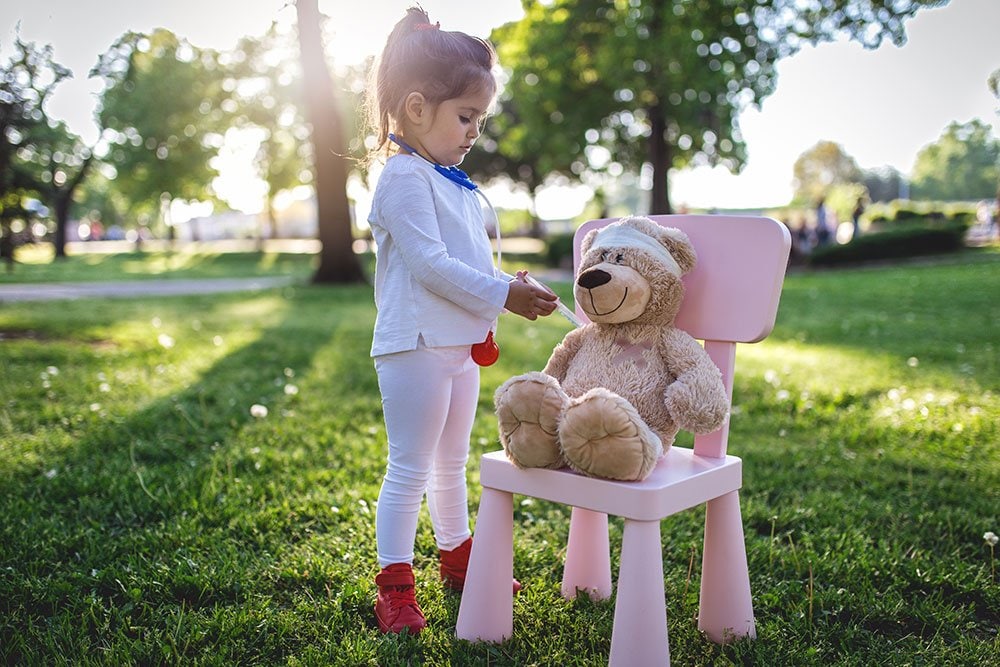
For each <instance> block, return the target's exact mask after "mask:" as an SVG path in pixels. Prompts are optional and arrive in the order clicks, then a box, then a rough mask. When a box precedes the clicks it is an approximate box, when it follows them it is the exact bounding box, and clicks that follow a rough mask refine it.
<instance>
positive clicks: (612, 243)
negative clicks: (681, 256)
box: [588, 222, 683, 277]
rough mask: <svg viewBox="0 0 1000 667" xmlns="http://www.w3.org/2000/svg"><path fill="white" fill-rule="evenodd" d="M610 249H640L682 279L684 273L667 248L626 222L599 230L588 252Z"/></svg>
mask: <svg viewBox="0 0 1000 667" xmlns="http://www.w3.org/2000/svg"><path fill="white" fill-rule="evenodd" d="M664 231H666V230H664ZM609 248H638V249H640V250H643V251H645V252H648V253H649V254H651V255H652V256H653V257H655V258H656V259H657V260H659V261H661V262H663V267H664V268H665V269H667V270H668V271H670V272H671V273H673V274H674V275H675V276H677V277H680V276H681V274H682V273H683V272H682V271H681V267H680V265H678V264H677V260H675V259H674V257H673V255H671V254H670V251H668V250H667V248H666V246H664V245H663V244H662V243H660V242H659V241H657V240H656V239H654V238H653V237H651V236H650V235H649V234H646V233H644V232H641V231H639V230H638V229H636V228H635V227H633V226H631V225H629V224H627V223H625V222H616V223H613V224H610V225H608V226H607V227H604V228H602V229H599V230H598V231H597V235H596V236H594V242H593V243H592V244H591V246H590V248H589V250H588V252H590V251H593V250H597V251H599V252H600V251H602V250H606V249H609Z"/></svg>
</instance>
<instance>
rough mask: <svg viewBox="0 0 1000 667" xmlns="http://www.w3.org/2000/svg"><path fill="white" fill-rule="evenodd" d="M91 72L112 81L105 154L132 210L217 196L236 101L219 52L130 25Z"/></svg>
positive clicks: (103, 120)
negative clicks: (219, 162) (219, 160)
mask: <svg viewBox="0 0 1000 667" xmlns="http://www.w3.org/2000/svg"><path fill="white" fill-rule="evenodd" d="M91 75H92V76H95V75H96V76H101V77H102V78H103V79H104V81H105V85H106V88H105V90H104V93H103V95H102V96H101V104H100V110H99V112H98V115H99V120H100V124H101V126H102V127H103V128H105V130H104V134H103V139H104V140H105V141H106V142H107V144H108V151H107V156H106V158H105V159H106V160H107V162H108V163H110V164H112V165H113V166H114V167H115V169H116V170H117V177H116V179H115V185H116V187H117V189H118V190H119V191H120V192H121V194H122V195H123V197H124V198H125V200H126V201H127V202H128V205H129V208H130V210H131V211H132V212H133V213H146V214H152V215H154V216H155V215H159V213H160V212H161V211H162V210H163V208H164V204H166V205H169V202H170V201H171V200H172V199H182V200H186V201H196V200H206V199H211V198H213V192H212V189H211V182H212V179H213V178H214V177H215V176H216V175H217V172H216V170H215V169H214V168H213V167H212V166H211V164H210V160H211V159H212V158H213V157H214V156H216V155H217V154H218V149H219V147H220V146H221V145H222V132H223V131H224V129H225V127H226V124H227V122H228V113H227V111H226V110H225V109H226V108H231V106H232V102H231V101H228V97H229V93H228V92H227V91H226V90H225V89H224V86H223V84H224V79H225V76H226V72H225V70H224V69H223V68H222V67H220V66H219V63H218V56H217V54H216V53H215V52H214V51H212V50H208V49H198V48H196V47H194V46H192V45H190V44H188V43H187V42H185V41H182V40H180V39H178V37H177V36H176V35H174V34H173V33H172V32H170V31H169V30H164V29H157V30H155V31H153V33H152V34H149V35H145V34H141V33H136V32H128V33H126V34H124V35H123V36H122V37H120V38H119V39H118V40H117V41H116V42H115V43H114V45H112V47H111V48H110V49H109V50H108V51H107V52H106V53H105V54H103V55H102V56H101V58H100V60H99V62H98V64H97V66H96V67H95V68H94V69H93V71H92V72H91ZM170 231H171V232H172V231H173V230H172V229H171V230H170Z"/></svg>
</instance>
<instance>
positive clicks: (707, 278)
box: [457, 215, 791, 665]
mask: <svg viewBox="0 0 1000 667" xmlns="http://www.w3.org/2000/svg"><path fill="white" fill-rule="evenodd" d="M653 219H654V220H656V221H657V222H659V223H660V224H663V225H667V226H671V227H677V228H679V229H681V230H683V231H684V232H685V233H686V234H687V235H688V237H689V238H690V239H691V242H692V243H693V244H694V247H695V250H696V251H697V253H698V264H697V266H696V267H695V269H694V270H693V271H692V272H691V273H689V274H688V275H687V276H685V277H684V283H685V289H686V296H685V299H684V304H683V306H682V309H681V312H680V314H679V315H678V317H677V320H676V323H677V326H678V327H680V328H681V329H684V330H685V331H687V332H688V333H690V334H691V335H692V336H694V337H695V338H697V339H699V340H704V341H705V349H706V351H707V352H708V354H709V356H710V357H711V358H712V360H713V361H714V362H715V363H716V364H717V365H718V366H719V369H720V370H721V371H722V379H723V383H724V384H725V387H726V392H727V394H728V395H729V397H730V402H731V401H732V388H733V371H734V366H735V362H736V343H753V342H757V341H760V340H762V339H763V338H765V337H766V336H767V335H768V334H769V333H770V332H771V329H772V328H773V327H774V320H775V316H776V314H777V310H778V299H779V297H780V295H781V286H782V282H783V280H784V276H785V267H786V264H787V261H788V252H789V247H790V244H791V239H790V236H789V233H788V230H787V229H786V228H785V226H784V225H782V224H780V223H778V222H775V221H774V220H771V219H768V218H758V217H744V216H698V215H677V216H653ZM611 222H614V220H592V221H590V222H588V223H586V224H584V225H583V226H581V227H580V229H579V230H578V231H577V233H576V237H575V240H574V266H576V265H578V264H579V261H580V241H581V240H582V238H583V235H584V234H586V233H587V232H588V231H590V230H591V229H594V228H597V227H601V226H604V225H607V224H609V223H611ZM577 314H578V315H579V316H580V317H581V319H585V317H586V316H585V315H584V314H583V313H582V312H581V311H580V310H579V309H578V310H577ZM728 436H729V421H728V420H726V423H725V424H723V426H722V427H721V428H720V429H719V430H717V431H715V432H714V433H710V434H708V435H702V436H697V437H696V438H695V441H694V448H693V449H687V448H683V447H677V446H673V447H671V448H670V450H669V452H668V453H667V455H666V456H665V457H663V459H662V460H661V461H660V462H659V464H658V465H657V466H656V468H655V469H654V470H653V472H652V474H651V475H650V476H649V477H648V478H647V479H645V480H643V481H641V482H614V481H609V480H601V479H594V478H591V477H585V476H583V475H579V474H576V473H574V472H572V471H571V470H569V469H568V468H566V469H563V470H546V469H528V470H521V469H518V468H516V467H515V466H514V465H513V464H512V463H511V462H510V461H509V460H508V459H507V457H506V456H505V455H504V453H503V452H502V451H498V452H492V453H489V454H486V455H484V456H483V457H482V459H481V462H480V481H481V483H482V486H483V493H482V500H481V502H480V506H479V514H478V519H477V523H476V539H475V541H474V542H473V547H472V555H471V558H470V561H469V570H468V575H467V579H466V584H465V592H464V593H463V595H462V602H461V606H460V607H459V612H458V626H457V634H458V636H459V637H460V638H462V639H468V640H472V641H476V640H482V641H491V642H499V641H502V640H504V639H506V638H508V637H510V636H511V633H512V631H513V596H512V592H511V587H510V581H511V577H512V576H513V494H515V493H517V494H522V495H526V496H531V497H534V498H539V499H544V500H548V501H551V502H557V503H562V504H565V505H569V506H571V507H572V508H573V509H572V514H571V517H570V532H569V544H568V545H567V552H566V562H565V566H564V572H563V581H562V594H563V596H564V597H566V598H570V599H571V598H573V597H575V595H576V593H577V591H578V590H583V591H586V592H588V593H589V594H590V596H591V597H592V598H596V599H600V598H607V597H610V595H611V561H610V554H609V538H608V516H607V515H608V514H613V515H615V516H620V517H623V518H624V520H625V522H624V534H623V537H622V547H621V566H620V570H619V576H618V596H617V600H616V603H615V616H614V630H613V632H612V637H611V655H610V663H611V664H612V665H647V664H648V665H665V664H669V662H670V647H669V642H668V639H667V613H666V604H665V600H664V587H663V554H662V549H661V541H660V521H661V520H662V519H663V518H665V517H667V516H669V515H671V514H674V513H676V512H680V511H682V510H685V509H688V508H691V507H694V506H696V505H701V504H702V503H705V504H706V514H705V543H704V550H703V560H702V573H701V597H700V601H699V607H700V609H699V614H698V628H699V629H700V630H702V631H703V632H704V633H705V634H706V635H707V636H708V637H709V638H710V639H711V640H712V641H715V642H718V643H723V642H726V641H731V640H733V639H736V638H740V637H744V636H750V637H754V636H755V629H754V618H753V605H752V603H751V599H750V577H749V573H748V571H747V558H746V545H745V544H744V539H743V520H742V517H741V515H740V503H739V495H738V490H739V488H740V487H741V486H742V461H741V460H740V459H738V458H737V457H735V456H728V455H727V454H726V445H727V441H728ZM527 585H529V586H530V585H531V584H530V583H527Z"/></svg>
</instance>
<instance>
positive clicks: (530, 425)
mask: <svg viewBox="0 0 1000 667" xmlns="http://www.w3.org/2000/svg"><path fill="white" fill-rule="evenodd" d="M568 403H569V397H568V396H566V393H565V392H564V391H563V390H562V387H560V386H559V383H558V382H557V381H556V379H555V378H553V377H551V376H549V375H546V374H545V373H539V372H537V371H536V372H532V373H526V374H524V375H518V376H516V377H512V378H511V379H509V380H507V381H506V382H504V383H503V384H502V385H500V387H499V388H498V389H497V391H496V394H495V395H494V404H495V406H496V413H497V421H498V423H499V427H500V442H501V444H503V448H504V451H505V452H506V453H507V458H509V459H510V460H511V461H512V462H513V463H514V465H516V466H518V467H519V468H561V467H563V466H564V465H566V463H565V461H564V460H563V457H562V453H561V452H560V450H559V436H558V433H559V420H560V419H561V417H562V413H563V410H565V409H566V405H567V404H568Z"/></svg>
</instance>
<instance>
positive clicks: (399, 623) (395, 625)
mask: <svg viewBox="0 0 1000 667" xmlns="http://www.w3.org/2000/svg"><path fill="white" fill-rule="evenodd" d="M375 583H376V584H378V599H377V600H376V601H375V619H376V620H377V621H378V629H379V630H381V631H382V632H384V633H389V632H393V633H398V632H402V631H403V630H409V631H410V634H411V635H415V634H417V633H418V632H420V631H421V630H423V629H424V627H426V626H427V620H426V619H425V618H424V612H422V611H421V610H420V605H418V604H417V598H416V596H415V595H414V581H413V568H412V567H410V564H409V563H394V564H393V565H390V566H388V567H384V568H382V571H381V572H379V573H378V575H377V576H376V577H375Z"/></svg>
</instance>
